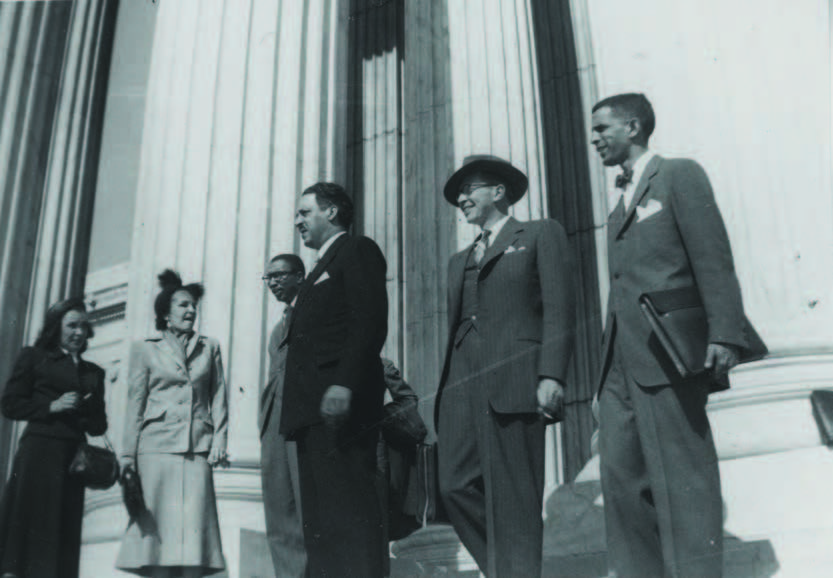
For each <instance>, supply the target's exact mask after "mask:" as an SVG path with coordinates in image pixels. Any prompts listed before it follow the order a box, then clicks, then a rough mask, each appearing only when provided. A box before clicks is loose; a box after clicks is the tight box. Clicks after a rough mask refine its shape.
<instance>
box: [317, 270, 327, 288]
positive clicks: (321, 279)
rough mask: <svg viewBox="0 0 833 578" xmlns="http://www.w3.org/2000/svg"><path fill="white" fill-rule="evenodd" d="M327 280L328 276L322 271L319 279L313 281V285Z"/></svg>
mask: <svg viewBox="0 0 833 578" xmlns="http://www.w3.org/2000/svg"><path fill="white" fill-rule="evenodd" d="M329 278H330V274H329V273H327V272H326V271H324V272H323V273H322V274H321V277H319V278H318V279H316V280H315V283H313V285H318V284H319V283H323V282H324V281H326V280H327V279H329Z"/></svg>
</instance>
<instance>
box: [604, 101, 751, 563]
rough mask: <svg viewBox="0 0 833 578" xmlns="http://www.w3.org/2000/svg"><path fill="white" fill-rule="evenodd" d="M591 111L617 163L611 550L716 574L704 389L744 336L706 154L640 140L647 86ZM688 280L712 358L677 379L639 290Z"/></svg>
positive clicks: (608, 390)
mask: <svg viewBox="0 0 833 578" xmlns="http://www.w3.org/2000/svg"><path fill="white" fill-rule="evenodd" d="M592 123H593V126H592V129H593V139H592V142H593V145H594V146H595V147H596V150H597V151H598V153H599V156H600V157H601V159H602V161H603V162H604V164H605V165H606V166H609V167H614V166H621V167H622V173H621V175H619V177H618V178H617V196H616V198H615V199H613V201H612V202H611V205H612V206H614V209H613V211H612V213H611V215H610V220H609V224H608V258H609V265H610V267H609V268H610V295H609V300H608V307H607V321H606V324H605V333H604V341H603V348H604V356H603V359H604V364H603V367H602V372H601V375H600V382H599V386H600V391H599V395H598V403H599V424H600V425H599V451H600V455H601V479H602V490H603V493H604V506H605V520H606V527H607V543H608V560H609V563H610V567H611V569H612V570H613V572H615V575H616V576H618V577H619V578H626V577H634V578H651V577H658V578H661V577H682V576H691V577H704V576H709V577H719V576H720V575H721V574H722V534H723V532H722V501H721V494H720V475H719V471H718V461H717V455H716V451H715V447H714V441H713V439H712V434H711V429H710V427H709V421H708V418H707V416H706V401H707V396H708V394H709V391H710V390H712V389H714V388H715V385H716V384H717V383H719V382H720V381H721V380H725V376H726V373H727V372H728V370H729V369H730V368H731V367H732V366H734V365H735V364H736V363H737V362H738V356H739V353H740V351H741V350H742V349H743V348H746V347H748V345H749V344H748V332H747V326H748V322H747V321H746V318H745V317H744V313H743V304H742V301H741V294H740V287H739V285H738V280H737V277H736V276H735V270H734V265H733V262H732V252H731V249H730V247H729V239H728V236H727V234H726V228H725V226H724V224H723V220H722V218H721V216H720V212H719V210H718V208H717V204H716V203H715V199H714V195H713V193H712V189H711V185H710V184H709V179H708V177H707V176H706V174H705V172H704V171H703V169H702V168H701V167H700V165H698V164H697V163H696V162H694V161H691V160H688V159H664V158H662V157H660V156H658V155H656V154H654V153H653V152H651V151H650V150H649V149H648V139H649V137H650V136H651V133H652V131H653V129H654V124H655V119H654V112H653V109H652V108H651V105H650V103H649V102H648V100H647V99H646V98H645V96H644V95H642V94H622V95H617V96H612V97H610V98H607V99H605V100H602V101H601V102H599V103H598V104H596V106H595V107H594V108H593V118H592ZM692 287H695V288H696V289H697V290H698V291H699V294H700V297H701V299H702V302H703V305H704V307H705V311H706V316H707V319H708V343H703V349H704V350H706V362H705V365H706V368H708V371H707V372H706V373H701V374H699V375H696V376H695V377H690V378H686V379H683V378H682V377H681V375H680V374H679V373H677V371H676V370H675V368H674V365H673V363H671V361H670V359H669V358H668V356H667V355H666V354H665V353H664V351H663V350H662V348H661V346H660V344H659V342H658V340H657V337H656V336H655V335H654V334H652V331H651V326H650V325H649V323H648V321H647V320H646V319H645V318H644V317H643V314H642V312H641V310H640V306H639V297H640V295H642V294H643V293H645V292H654V291H659V290H676V289H681V290H685V289H689V288H692Z"/></svg>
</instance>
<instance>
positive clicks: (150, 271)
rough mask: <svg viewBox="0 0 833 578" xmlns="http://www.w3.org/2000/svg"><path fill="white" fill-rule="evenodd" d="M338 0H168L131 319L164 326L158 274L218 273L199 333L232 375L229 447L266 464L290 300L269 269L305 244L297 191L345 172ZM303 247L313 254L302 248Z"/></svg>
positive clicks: (143, 329) (211, 278) (139, 330)
mask: <svg viewBox="0 0 833 578" xmlns="http://www.w3.org/2000/svg"><path fill="white" fill-rule="evenodd" d="M336 11H337V2H334V1H332V0H314V1H311V2H277V3H276V2H272V1H267V0H254V1H252V0H250V1H246V2H237V1H223V0H210V1H197V0H186V1H181V2H167V3H160V5H159V13H158V16H157V28H156V36H155V38H154V46H153V56H152V61H151V70H150V80H149V88H148V100H147V110H146V114H145V128H144V134H143V141H142V157H141V166H140V174H139V184H138V190H137V215H136V224H135V229H134V237H133V244H132V248H133V249H132V250H133V254H132V263H133V265H132V267H131V277H130V299H129V305H128V322H129V326H130V334H131V337H132V338H140V337H143V336H146V335H148V334H152V333H153V308H152V301H153V298H154V296H155V294H156V292H157V290H158V287H157V285H156V275H157V274H158V273H159V272H160V271H161V270H162V269H164V268H166V267H174V268H176V269H177V270H179V271H180V272H181V274H182V276H183V279H184V280H186V281H189V280H198V281H202V282H204V283H205V286H206V295H205V298H204V300H203V303H202V305H201V310H200V320H199V324H200V326H199V331H201V332H204V333H205V334H207V335H211V336H214V337H216V338H218V339H219V340H220V342H221V345H222V351H223V358H224V361H225V364H226V372H227V375H228V378H229V383H230V385H231V400H230V403H231V430H230V435H229V444H230V446H229V452H230V453H231V455H232V459H233V460H234V461H235V462H237V463H247V464H252V463H256V461H257V459H258V456H259V446H258V434H257V428H256V425H255V424H256V420H255V419H254V418H255V416H256V414H257V392H258V387H259V384H260V382H262V381H263V380H264V379H265V373H264V372H265V367H264V363H263V362H264V355H265V343H266V339H267V337H268V334H269V331H270V330H271V326H272V325H273V323H274V321H275V320H276V318H277V313H278V309H277V307H276V306H275V305H274V304H273V301H274V300H273V298H272V297H271V296H270V295H268V292H267V291H266V290H265V289H264V286H263V284H262V282H261V280H260V275H261V273H262V271H263V268H264V266H265V263H266V262H267V261H268V258H269V257H270V256H271V255H272V254H274V253H276V252H285V251H298V250H300V247H299V243H298V240H297V235H296V233H295V231H294V229H293V214H294V206H295V199H296V197H297V196H298V194H300V191H301V190H302V189H303V188H305V187H306V186H308V185H309V184H312V182H315V181H316V180H320V179H324V178H330V179H332V178H335V173H336V168H337V166H336V161H337V158H336V155H335V154H334V153H333V149H334V147H335V143H336V141H337V137H338V130H337V127H336V126H335V122H336V121H335V120H334V119H335V114H334V111H335V106H336V98H335V97H336V94H335V92H334V91H335V88H336V82H335V75H336V70H335V69H336V62H335V60H334V57H333V53H335V43H336V42H338V41H339V38H338V34H337V29H338V19H337V12H336ZM303 255H304V256H307V257H308V256H309V252H307V251H306V250H303Z"/></svg>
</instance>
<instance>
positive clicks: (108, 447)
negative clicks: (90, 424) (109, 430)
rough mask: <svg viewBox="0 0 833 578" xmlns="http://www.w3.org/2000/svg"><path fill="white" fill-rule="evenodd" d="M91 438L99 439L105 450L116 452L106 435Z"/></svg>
mask: <svg viewBox="0 0 833 578" xmlns="http://www.w3.org/2000/svg"><path fill="white" fill-rule="evenodd" d="M92 437H100V438H101V439H103V440H104V445H105V446H106V447H107V449H108V450H110V451H111V452H113V453H116V450H115V449H113V444H111V443H110V438H109V437H107V434H101V435H100V436H92Z"/></svg>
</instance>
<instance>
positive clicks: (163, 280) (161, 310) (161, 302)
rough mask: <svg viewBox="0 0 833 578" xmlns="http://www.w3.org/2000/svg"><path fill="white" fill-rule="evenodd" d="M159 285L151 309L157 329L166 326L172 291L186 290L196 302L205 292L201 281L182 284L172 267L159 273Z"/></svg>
mask: <svg viewBox="0 0 833 578" xmlns="http://www.w3.org/2000/svg"><path fill="white" fill-rule="evenodd" d="M159 286H160V287H162V291H160V292H159V295H157V296H156V301H154V302H153V310H154V311H155V312H156V329H158V330H159V331H163V330H164V329H165V328H167V327H168V321H167V320H166V319H165V317H167V315H168V313H170V312H171V299H173V296H174V293H176V292H177V291H180V290H182V291H187V292H188V293H190V294H191V297H193V298H194V301H197V302H199V300H200V299H202V296H203V294H204V293H205V289H204V288H203V286H202V283H190V284H188V285H183V284H182V278H181V277H180V276H179V273H177V272H176V271H174V270H173V269H165V270H164V271H162V274H161V275H159Z"/></svg>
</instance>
